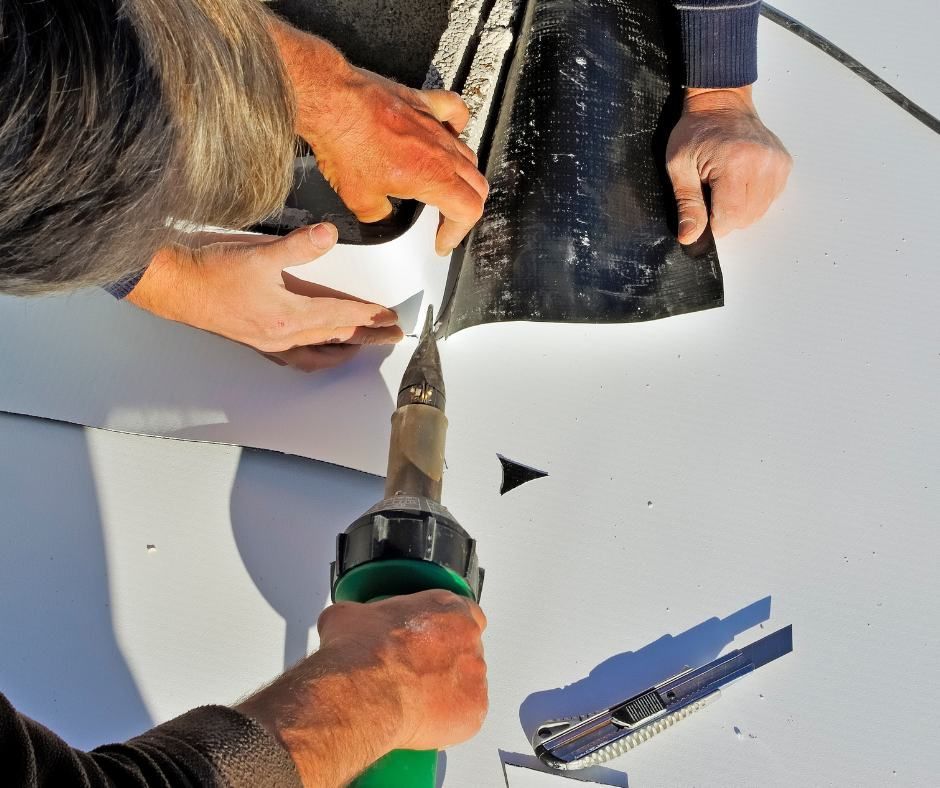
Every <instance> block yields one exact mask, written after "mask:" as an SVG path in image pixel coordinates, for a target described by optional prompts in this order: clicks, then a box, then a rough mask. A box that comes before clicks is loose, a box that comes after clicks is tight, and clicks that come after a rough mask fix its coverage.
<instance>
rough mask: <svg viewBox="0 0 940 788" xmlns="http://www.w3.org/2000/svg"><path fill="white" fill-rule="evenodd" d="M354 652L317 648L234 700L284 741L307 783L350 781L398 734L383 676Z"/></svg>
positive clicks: (313, 787) (321, 786) (327, 786)
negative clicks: (251, 693) (245, 696)
mask: <svg viewBox="0 0 940 788" xmlns="http://www.w3.org/2000/svg"><path fill="white" fill-rule="evenodd" d="M351 653H352V649H349V648H347V649H344V650H343V651H342V652H335V651H334V650H333V649H329V648H327V649H321V650H320V651H319V652H317V653H316V654H314V655H313V656H311V657H310V658H309V659H308V661H307V662H306V663H301V665H299V666H297V667H296V668H294V669H292V670H290V671H288V672H287V673H286V674H284V675H283V676H281V677H280V678H278V679H277V680H276V681H275V682H273V683H272V684H271V685H270V686H268V687H266V688H265V689H263V690H261V691H260V692H259V693H257V694H256V695H254V696H253V697H251V698H249V699H248V700H246V701H244V702H243V703H241V704H240V705H239V706H238V707H237V708H238V710H239V711H241V712H242V713H244V714H246V715H250V716H251V717H252V718H253V719H256V720H257V721H258V722H259V723H261V724H262V725H263V726H264V727H265V728H266V729H267V730H268V732H269V733H271V735H272V736H274V737H275V738H276V739H277V740H278V741H280V742H281V744H282V745H283V746H284V748H285V749H286V750H287V751H288V752H289V753H290V754H291V757H292V758H293V760H294V763H295V764H296V766H297V770H298V772H299V773H300V776H301V779H302V781H303V784H304V786H305V788H339V787H340V786H344V785H347V784H348V783H349V782H350V781H351V780H352V779H353V778H354V777H356V775H358V774H360V773H361V772H362V771H364V770H365V769H366V768H367V767H368V766H370V765H371V764H373V763H374V762H375V761H377V760H378V759H379V758H381V757H382V756H383V755H385V754H386V753H387V752H389V751H390V750H392V749H393V748H394V746H395V745H394V740H395V738H396V737H400V736H401V731H400V730H399V728H400V717H401V715H400V713H399V712H398V711H397V709H398V707H399V705H400V704H399V702H398V699H397V698H395V697H390V696H389V692H390V685H389V683H388V681H383V680H382V679H381V677H379V676H377V675H376V671H375V670H374V667H373V666H371V665H368V664H357V658H356V657H355V656H350V654H351ZM311 730H313V731H316V735H314V736H311Z"/></svg>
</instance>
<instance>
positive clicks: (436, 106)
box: [419, 90, 470, 134]
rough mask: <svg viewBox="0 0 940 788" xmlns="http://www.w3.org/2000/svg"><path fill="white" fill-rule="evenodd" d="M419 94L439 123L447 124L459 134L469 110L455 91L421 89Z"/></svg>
mask: <svg viewBox="0 0 940 788" xmlns="http://www.w3.org/2000/svg"><path fill="white" fill-rule="evenodd" d="M419 95H420V96H421V98H422V99H423V100H424V103H425V105H427V108H428V110H429V111H430V113H431V114H432V115H433V116H434V117H435V118H436V119H437V120H439V121H440V122H441V123H446V124H448V125H449V126H450V127H451V128H452V129H453V130H454V132H455V133H456V134H460V132H462V131H463V130H464V129H465V128H466V127H467V123H468V122H469V120H470V110H469V109H467V105H466V104H464V101H463V99H462V98H461V97H460V95H459V94H457V93H452V92H451V91H449V90H422V91H420V92H419Z"/></svg>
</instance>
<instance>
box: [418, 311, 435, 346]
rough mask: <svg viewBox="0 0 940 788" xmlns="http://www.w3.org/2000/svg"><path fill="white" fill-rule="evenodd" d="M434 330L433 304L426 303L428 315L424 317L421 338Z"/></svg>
mask: <svg viewBox="0 0 940 788" xmlns="http://www.w3.org/2000/svg"><path fill="white" fill-rule="evenodd" d="M433 330H434V304H428V315H427V317H426V318H425V319H424V328H423V329H422V331H421V339H425V338H426V337H428V336H429V335H430V334H431V332H432V331H433Z"/></svg>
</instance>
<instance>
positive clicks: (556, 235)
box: [441, 0, 724, 334]
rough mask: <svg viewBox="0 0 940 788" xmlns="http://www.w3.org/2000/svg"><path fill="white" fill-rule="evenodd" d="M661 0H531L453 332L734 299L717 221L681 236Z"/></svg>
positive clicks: (660, 313) (463, 264)
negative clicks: (695, 235)
mask: <svg viewBox="0 0 940 788" xmlns="http://www.w3.org/2000/svg"><path fill="white" fill-rule="evenodd" d="M677 36H678V27H677V23H676V19H675V16H674V11H673V9H672V8H671V7H670V4H669V3H665V2H663V0H528V4H527V7H526V11H525V16H524V18H523V20H522V26H521V30H520V33H519V40H518V42H517V48H516V53H515V56H514V58H513V61H512V64H511V66H510V68H509V73H508V75H507V78H506V83H505V91H504V94H503V100H502V105H501V108H500V111H499V116H498V120H497V122H496V126H495V129H494V131H493V135H492V145H491V147H490V151H489V157H488V165H487V173H486V174H487V177H488V179H489V181H490V184H491V192H490V198H489V201H488V204H487V208H486V212H485V213H484V216H483V219H482V221H481V222H480V223H479V225H478V226H477V227H476V229H475V230H474V231H473V233H472V234H471V236H470V238H469V240H468V243H467V249H466V253H465V255H464V256H463V258H462V259H460V256H459V255H458V256H456V257H455V258H454V262H453V267H452V270H451V277H450V283H449V288H448V294H447V295H446V296H445V307H444V311H443V317H442V321H441V330H442V332H443V333H444V334H450V333H454V332H456V331H459V330H460V329H462V328H466V327H468V326H473V325H479V324H482V323H492V322H500V321H509V320H533V321H553V322H575V323H619V322H634V321H643V320H654V319H657V318H662V317H668V316H670V315H678V314H683V313H686V312H693V311H697V310H701V309H709V308H712V307H718V306H721V305H722V303H723V300H724V290H723V286H722V277H721V269H720V267H719V264H718V256H717V253H716V251H715V246H714V241H713V239H712V237H711V235H710V233H706V235H705V236H704V237H703V238H702V239H701V240H700V241H699V242H697V243H696V244H694V245H693V246H690V247H682V246H680V244H679V243H678V242H677V241H676V236H675V229H676V228H675V221H676V218H675V216H676V208H675V204H674V200H673V195H672V190H671V187H670V185H669V179H668V177H667V175H666V171H665V150H666V143H667V141H668V137H669V132H670V130H671V129H672V127H673V125H674V124H675V121H676V119H677V118H678V115H679V112H680V111H681V103H682V102H681V86H680V80H681V71H680V63H679V57H680V55H679V52H680V50H679V47H678V46H677V44H676V40H677Z"/></svg>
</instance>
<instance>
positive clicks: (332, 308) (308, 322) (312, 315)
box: [293, 296, 398, 345]
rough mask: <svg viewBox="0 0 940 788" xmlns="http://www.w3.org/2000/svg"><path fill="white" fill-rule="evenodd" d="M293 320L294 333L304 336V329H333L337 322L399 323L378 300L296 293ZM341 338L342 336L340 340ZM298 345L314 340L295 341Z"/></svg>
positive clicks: (371, 325)
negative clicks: (356, 299) (309, 296)
mask: <svg viewBox="0 0 940 788" xmlns="http://www.w3.org/2000/svg"><path fill="white" fill-rule="evenodd" d="M295 303H296V310H297V311H296V312H295V314H294V316H293V317H294V324H295V325H296V326H298V328H297V329H295V331H294V333H295V334H296V335H297V336H298V337H303V335H304V332H306V331H314V330H321V329H324V328H327V329H333V328H335V327H336V326H354V327H359V326H362V327H366V328H386V327H390V326H396V327H397V324H398V315H396V314H395V313H394V312H393V311H392V310H391V309H386V308H385V307H384V306H379V305H378V304H369V303H366V302H363V301H352V300H346V299H345V298H306V297H304V296H298V297H297V299H296V301H295ZM341 341H342V340H341ZM295 344H298V345H310V344H314V343H313V342H308V341H298V342H297V343H295Z"/></svg>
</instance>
